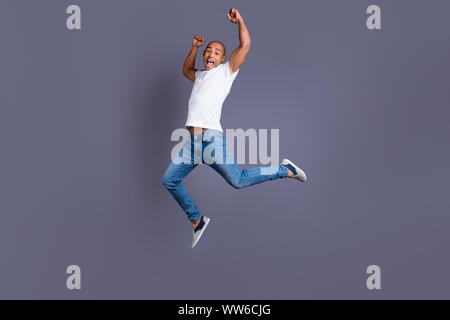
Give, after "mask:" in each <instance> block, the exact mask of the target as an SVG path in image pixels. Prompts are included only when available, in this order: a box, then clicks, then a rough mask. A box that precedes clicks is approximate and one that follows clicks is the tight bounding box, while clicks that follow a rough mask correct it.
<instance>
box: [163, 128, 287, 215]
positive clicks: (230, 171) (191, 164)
mask: <svg viewBox="0 0 450 320" xmlns="http://www.w3.org/2000/svg"><path fill="white" fill-rule="evenodd" d="M190 135H191V139H190V140H188V141H187V142H185V143H184V145H183V147H182V148H181V150H180V152H179V153H178V156H177V157H174V158H173V159H172V160H171V163H170V164H169V167H168V168H167V170H166V172H165V173H164V176H163V178H162V180H161V182H162V184H163V185H164V186H165V187H166V188H167V190H169V192H170V193H171V194H172V196H173V197H174V198H175V200H176V201H177V202H178V204H179V205H180V207H181V208H182V209H183V210H184V212H185V213H186V214H187V218H188V220H189V221H191V222H194V221H197V220H198V219H199V218H200V217H201V215H202V214H201V213H200V210H199V209H198V208H197V206H196V205H195V203H194V202H193V201H192V198H191V197H190V196H189V193H188V191H187V190H186V188H185V186H184V185H183V182H182V181H183V179H184V177H186V176H187V175H188V174H189V172H191V171H192V170H193V169H194V168H195V167H197V166H198V165H199V164H207V165H209V166H211V167H212V168H213V169H214V170H215V171H217V172H218V173H219V174H220V175H221V176H222V177H223V178H224V179H225V180H226V181H227V182H228V183H229V184H230V185H231V186H233V187H234V188H236V189H241V188H245V187H248V186H251V185H254V184H258V183H261V182H265V181H269V180H274V179H281V178H285V177H287V176H288V169H287V168H286V167H284V166H275V167H270V166H266V167H257V168H250V169H244V170H241V169H240V168H239V167H238V165H237V164H236V161H235V160H234V158H233V156H232V154H231V152H229V150H228V149H227V147H226V142H225V136H224V134H223V133H222V132H220V131H217V130H213V129H208V130H206V131H204V132H202V133H201V134H195V135H194V134H192V133H191V134H190ZM174 160H175V161H174ZM218 160H219V161H218Z"/></svg>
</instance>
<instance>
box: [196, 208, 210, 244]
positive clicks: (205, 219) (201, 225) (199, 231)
mask: <svg viewBox="0 0 450 320" xmlns="http://www.w3.org/2000/svg"><path fill="white" fill-rule="evenodd" d="M200 219H201V220H200V222H199V224H198V225H197V228H195V229H197V231H195V229H194V230H192V241H191V248H193V247H195V245H196V244H197V242H198V240H200V237H201V236H202V234H203V232H204V231H205V229H206V227H207V226H208V224H209V221H211V219H210V218H208V217H205V216H202V217H201V218H200Z"/></svg>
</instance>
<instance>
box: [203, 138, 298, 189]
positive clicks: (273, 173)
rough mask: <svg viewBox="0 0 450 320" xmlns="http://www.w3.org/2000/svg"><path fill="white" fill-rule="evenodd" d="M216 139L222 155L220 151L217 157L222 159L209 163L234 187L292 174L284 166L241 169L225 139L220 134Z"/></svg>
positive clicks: (242, 186) (243, 186)
mask: <svg viewBox="0 0 450 320" xmlns="http://www.w3.org/2000/svg"><path fill="white" fill-rule="evenodd" d="M216 139H218V140H219V141H220V143H217V144H216V147H219V145H220V146H221V149H222V150H221V153H222V154H221V155H222V157H220V153H219V156H218V157H220V160H222V161H216V162H214V163H212V164H209V165H210V166H211V167H212V168H213V169H214V170H215V171H217V172H218V173H219V174H220V175H221V176H222V177H223V178H224V179H225V180H226V181H227V182H228V183H229V184H230V185H231V186H233V187H234V188H237V189H240V188H245V187H248V186H251V185H254V184H258V183H262V182H265V181H269V180H275V179H282V178H286V177H288V176H291V175H292V172H290V170H289V169H288V168H286V167H285V166H266V167H256V168H249V169H241V168H239V166H238V165H237V164H236V161H235V159H234V158H233V155H232V154H231V152H230V151H229V150H228V149H227V147H226V142H225V139H224V138H223V137H220V136H218V137H216ZM212 143H214V142H212ZM215 152H217V150H215ZM216 160H217V159H216ZM211 162H212V161H211V159H209V163H211Z"/></svg>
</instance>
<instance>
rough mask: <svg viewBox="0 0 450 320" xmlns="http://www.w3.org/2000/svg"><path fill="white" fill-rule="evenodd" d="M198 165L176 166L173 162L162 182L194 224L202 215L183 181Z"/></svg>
mask: <svg viewBox="0 0 450 320" xmlns="http://www.w3.org/2000/svg"><path fill="white" fill-rule="evenodd" d="M197 165H198V164H184V163H180V164H175V163H173V162H171V163H170V165H169V167H168V168H167V170H166V172H165V173H164V176H163V178H162V180H161V182H162V184H163V185H164V186H165V187H166V189H167V190H169V192H170V193H171V194H172V196H173V197H174V198H175V200H176V201H177V202H178V204H179V205H180V207H181V208H182V209H183V211H184V212H185V213H186V215H187V218H188V220H189V221H191V222H192V223H194V222H196V221H197V220H199V219H200V217H201V213H200V211H199V210H198V208H197V206H196V205H195V203H194V201H192V198H191V197H190V195H189V193H188V191H187V190H186V187H185V186H184V184H183V182H182V181H183V179H184V178H185V177H186V176H187V175H188V174H189V172H191V171H192V170H194V168H195V167H196V166H197Z"/></svg>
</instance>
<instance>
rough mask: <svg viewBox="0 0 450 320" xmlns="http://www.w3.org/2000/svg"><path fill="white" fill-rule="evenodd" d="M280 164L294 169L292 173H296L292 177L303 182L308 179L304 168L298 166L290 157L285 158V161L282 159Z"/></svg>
mask: <svg viewBox="0 0 450 320" xmlns="http://www.w3.org/2000/svg"><path fill="white" fill-rule="evenodd" d="M280 165H281V166H285V167H286V168H288V169H289V170H291V171H292V173H293V174H294V175H293V176H292V177H290V178H295V179H297V180H300V181H301V182H305V181H306V174H305V173H304V172H303V170H302V169H300V168H299V167H297V166H296V165H295V164H294V163H293V162H292V161H290V160H288V159H283V161H281V163H280Z"/></svg>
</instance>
